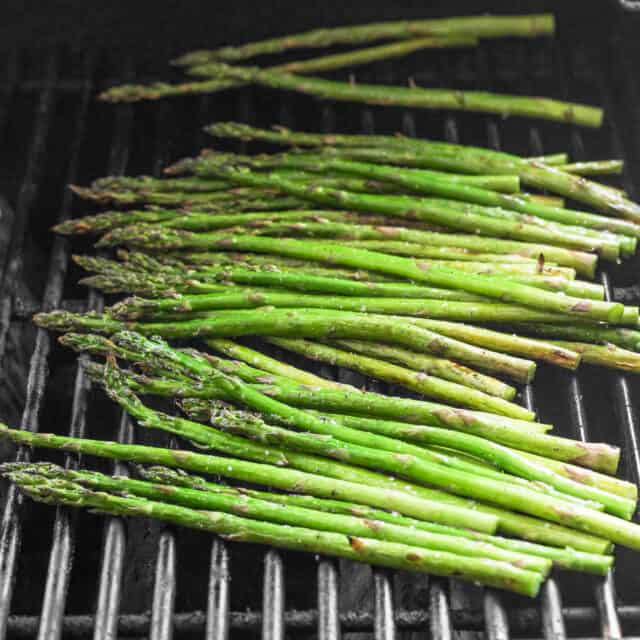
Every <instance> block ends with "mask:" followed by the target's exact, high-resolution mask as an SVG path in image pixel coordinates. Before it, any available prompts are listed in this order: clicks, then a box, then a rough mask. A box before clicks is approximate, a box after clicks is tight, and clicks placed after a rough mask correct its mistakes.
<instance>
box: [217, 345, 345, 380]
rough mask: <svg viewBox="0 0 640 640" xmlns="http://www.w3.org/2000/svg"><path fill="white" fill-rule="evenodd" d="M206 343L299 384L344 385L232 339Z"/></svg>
mask: <svg viewBox="0 0 640 640" xmlns="http://www.w3.org/2000/svg"><path fill="white" fill-rule="evenodd" d="M207 344H208V345H209V346H210V347H212V348H213V349H215V350H216V351H219V352H220V353H224V355H226V356H228V357H230V358H234V359H235V360H241V361H242V362H246V363H247V364H250V365H251V366H252V367H255V368H256V369H260V370H262V371H266V372H267V373H275V374H276V375H278V376H282V377H284V378H289V379H290V380H294V381H295V382H299V383H300V384H306V385H311V386H316V387H325V388H327V389H340V388H342V387H344V385H342V384H340V383H338V382H334V381H333V380H327V379H326V378H321V377H320V376H316V375H314V374H313V373H310V372H309V371H304V370H302V369H298V368H297V367H293V366H292V365H290V364H286V363H284V362H281V361H280V360H277V359H276V358H272V357H271V356H268V355H266V354H264V353H261V352H260V351H256V350H255V349H250V348H249V347H245V346H244V345H241V344H238V343H237V342H233V340H225V339H223V338H218V339H217V340H216V339H213V340H207Z"/></svg>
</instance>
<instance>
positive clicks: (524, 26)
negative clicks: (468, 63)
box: [173, 14, 554, 66]
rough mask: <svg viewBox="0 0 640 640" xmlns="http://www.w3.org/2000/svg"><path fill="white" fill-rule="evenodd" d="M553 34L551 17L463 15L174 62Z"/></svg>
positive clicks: (302, 37) (302, 36)
mask: <svg viewBox="0 0 640 640" xmlns="http://www.w3.org/2000/svg"><path fill="white" fill-rule="evenodd" d="M553 31H554V18H553V16H552V15H551V14H531V15H525V16H501V15H496V16H465V17H456V18H444V19H442V18H441V19H431V20H410V21H397V22H378V23H370V24H363V25H356V26H346V27H334V28H332V29H314V30H313V31H307V32H303V33H299V34H293V35H288V36H284V37H282V38H273V39H271V40H263V41H261V42H254V43H249V44H245V45H242V46H240V47H224V48H222V49H216V50H213V51H194V52H191V53H187V54H185V55H183V56H181V57H180V58H177V59H176V60H174V61H173V64H176V65H179V66H193V65H195V64H203V63H206V62H210V61H213V60H245V59H246V58H252V57H254V56H257V55H264V54H273V53H283V52H285V51H288V50H290V49H295V48H300V47H312V48H316V47H327V46H330V45H334V44H359V43H362V42H371V41H374V40H386V39H407V38H415V37H417V36H424V37H438V38H451V37H475V38H496V37H504V36H518V37H535V36H538V35H548V34H551V33H553Z"/></svg>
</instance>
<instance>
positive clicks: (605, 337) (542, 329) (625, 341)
mask: <svg viewBox="0 0 640 640" xmlns="http://www.w3.org/2000/svg"><path fill="white" fill-rule="evenodd" d="M515 328H516V329H517V330H518V331H519V332H524V333H530V334H533V335H540V336H546V337H549V338H559V339H561V340H569V341H571V342H587V343H594V344H598V345H605V346H606V345H607V344H614V345H617V346H619V347H622V348H623V349H628V350H629V351H635V352H638V351H640V331H638V330H636V329H623V328H617V327H605V326H600V325H593V326H592V325H582V324H580V325H577V324H576V325H569V324H567V325H559V324H541V325H537V324H528V323H524V324H518V325H517V326H516V327H515Z"/></svg>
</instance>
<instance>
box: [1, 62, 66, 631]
mask: <svg viewBox="0 0 640 640" xmlns="http://www.w3.org/2000/svg"><path fill="white" fill-rule="evenodd" d="M50 60H51V62H50V64H49V65H48V67H47V69H46V88H45V90H44V91H43V92H42V94H41V95H40V99H39V101H38V106H37V108H36V112H35V118H36V120H35V126H34V130H33V136H32V139H31V144H30V147H29V155H28V160H27V169H26V172H25V177H24V180H23V183H22V186H21V189H20V196H19V199H18V210H17V213H16V215H22V216H23V217H24V218H27V217H28V212H29V211H28V210H29V208H30V206H31V204H32V202H33V199H34V198H35V195H36V192H37V184H38V179H39V175H40V172H41V170H40V163H41V160H42V151H43V148H44V144H45V140H46V133H47V129H48V127H49V122H50V120H49V114H50V110H51V105H52V102H53V83H54V81H55V76H56V64H55V60H54V56H51V58H50ZM15 224H16V225H19V224H20V223H19V222H16V223H15ZM13 230H14V232H17V233H20V232H21V231H22V232H24V229H23V228H21V227H20V226H18V228H17V229H16V227H15V226H14V229H13ZM16 243H17V244H18V245H20V246H21V245H22V241H21V240H16V239H15V236H14V245H13V246H12V247H11V248H10V250H9V256H11V257H10V258H8V259H7V263H5V270H4V275H14V277H15V276H16V275H17V273H18V272H17V271H16V270H15V269H16V268H17V267H18V266H19V262H18V261H17V260H15V259H14V258H15V257H16V256H15V255H14V251H15V249H14V247H15V245H16ZM12 265H13V266H12ZM12 293H13V292H12V287H11V281H9V284H8V286H7V287H6V289H5V290H4V291H3V292H2V299H1V300H0V360H1V359H2V354H3V352H4V345H5V342H6V335H7V332H8V330H9V321H10V315H11V306H12ZM48 293H49V295H50V296H51V299H50V300H49V302H51V303H55V302H56V301H57V299H59V298H60V294H59V291H58V292H57V299H56V295H54V294H56V292H55V291H51V290H50V291H49V292H48ZM37 335H38V338H39V340H37V341H36V346H35V349H34V352H33V354H32V356H31V362H30V367H29V379H28V381H27V392H26V402H25V407H24V410H23V413H22V420H21V425H20V427H21V428H22V429H30V430H35V429H37V428H38V418H39V414H40V410H41V408H42V396H43V393H44V385H45V382H46V378H47V371H46V360H47V356H48V354H49V347H50V342H49V339H48V338H47V337H46V336H45V335H44V332H42V331H38V334H37ZM16 458H17V459H18V460H28V459H29V453H28V451H27V450H26V449H24V448H22V447H21V448H19V449H18V452H17V455H16ZM21 503H22V498H21V497H20V495H19V494H18V491H17V489H16V488H15V486H14V485H11V486H10V487H9V489H8V490H7V496H6V500H5V505H4V511H3V513H2V520H1V521H0V638H4V637H5V634H6V625H7V618H8V617H9V611H10V607H11V597H12V595H13V586H14V581H15V570H16V558H17V554H18V550H19V548H20V538H21V526H20V521H19V517H18V513H17V511H18V508H19V506H20V505H21Z"/></svg>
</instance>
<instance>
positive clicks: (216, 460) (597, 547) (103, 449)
mask: <svg viewBox="0 0 640 640" xmlns="http://www.w3.org/2000/svg"><path fill="white" fill-rule="evenodd" d="M0 436H5V437H8V438H11V439H12V440H13V441H14V442H17V443H20V444H27V445H30V446H38V447H45V448H53V449H59V448H64V449H65V450H67V451H75V452H78V453H83V454H87V455H96V456H99V457H107V458H112V459H116V460H127V461H130V462H140V463H149V464H161V465H165V466H169V467H178V468H181V469H187V470H190V471H195V472H197V473H206V474H211V475H220V476H222V477H227V478H234V479H238V480H243V479H244V478H247V477H249V478H251V479H252V481H253V482H255V483H257V484H264V485H267V486H271V487H276V488H279V489H284V490H287V491H295V492H297V493H308V494H311V495H315V496H318V497H330V498H335V499H338V500H356V501H357V502H358V503H361V504H369V505H371V506H377V507H380V508H384V509H393V510H394V511H397V512H399V513H409V515H411V512H412V511H414V509H411V508H409V509H408V510H402V509H398V508H397V507H396V504H397V503H398V501H399V499H400V501H401V502H402V503H403V504H406V502H407V499H408V498H410V499H412V500H417V499H418V498H416V497H415V496H417V495H428V496H433V495H434V494H435V495H438V497H440V498H442V499H444V498H445V497H446V499H447V501H448V503H449V505H466V504H471V503H467V502H465V501H464V500H462V499H460V498H456V497H455V496H449V495H448V494H439V493H437V492H435V491H433V490H429V489H427V488H426V487H413V486H409V485H406V484H403V485H402V486H403V488H404V491H396V490H389V489H388V488H386V485H387V482H388V480H387V479H386V478H383V477H381V476H378V474H374V473H371V472H365V471H363V470H360V471H359V474H360V476H361V477H362V474H364V475H365V476H366V478H367V480H366V484H364V485H361V484H354V483H352V482H346V481H344V480H339V479H334V478H331V479H329V478H325V477H323V476H318V475H314V474H308V473H303V472H300V471H296V470H294V469H285V468H281V467H277V466H271V465H265V464H259V463H254V462H246V461H244V460H235V459H233V458H226V457H224V458H222V457H216V456H212V455H205V454H200V453H195V452H191V451H175V450H172V449H163V448H159V447H147V446H143V445H129V444H120V443H117V442H108V441H101V440H90V439H88V438H73V437H69V436H58V435H54V434H41V433H33V432H29V431H22V430H14V429H9V428H8V427H6V426H5V425H2V424H0ZM335 464H337V463H332V465H335ZM382 483H384V485H383V484H382ZM400 484H401V483H397V485H398V486H400ZM381 489H382V490H381ZM407 491H412V492H413V493H414V495H413V496H412V495H407ZM418 500H419V499H418ZM422 502H423V500H419V503H418V504H420V503H422ZM413 504H415V503H413ZM477 509H481V512H480V513H478V514H474V515H484V514H485V513H492V514H499V516H500V524H501V527H502V530H503V531H504V533H506V534H509V535H518V536H522V537H524V538H526V539H529V540H534V541H538V542H543V543H547V544H552V545H555V546H558V547H571V548H574V549H577V550H580V551H587V552H590V553H606V552H607V551H608V550H609V549H610V544H609V543H608V542H607V541H605V540H603V539H601V538H597V537H595V536H591V535H589V534H584V533H580V532H579V531H575V530H572V529H567V528H566V527H562V526H559V525H554V524H553V523H549V522H545V523H542V522H540V521H539V520H537V519H535V518H530V517H528V516H525V515H522V514H515V513H512V512H509V511H505V510H501V509H497V508H493V507H485V506H482V507H480V506H478V507H477ZM420 513H422V511H420ZM413 517H417V518H418V519H420V517H421V516H420V515H417V516H415V515H414V516H413ZM491 517H492V516H488V517H485V520H484V523H488V522H490V521H491V522H493V523H495V519H496V518H497V517H498V516H496V515H494V516H493V518H494V519H493V520H491ZM461 526H462V527H466V528H472V527H471V524H470V523H469V522H467V523H465V524H463V525H461ZM489 532H490V533H492V532H493V531H489Z"/></svg>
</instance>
